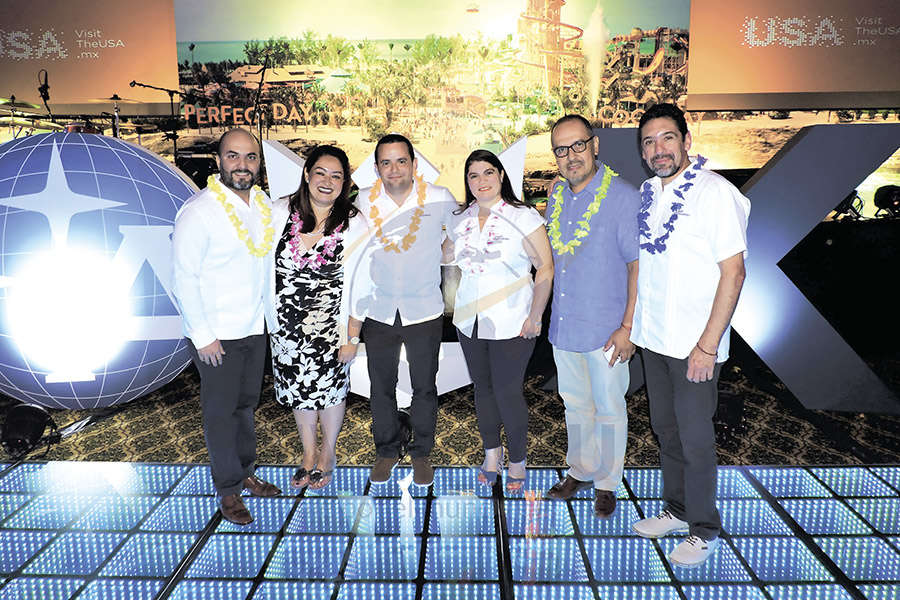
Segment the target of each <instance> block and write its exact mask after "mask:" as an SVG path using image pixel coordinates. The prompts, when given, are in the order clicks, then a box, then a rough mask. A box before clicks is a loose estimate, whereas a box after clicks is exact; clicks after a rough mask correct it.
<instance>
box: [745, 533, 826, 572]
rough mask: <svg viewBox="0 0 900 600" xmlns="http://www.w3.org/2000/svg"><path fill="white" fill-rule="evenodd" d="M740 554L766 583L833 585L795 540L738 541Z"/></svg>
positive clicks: (818, 564) (824, 569) (755, 539)
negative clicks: (826, 582)
mask: <svg viewBox="0 0 900 600" xmlns="http://www.w3.org/2000/svg"><path fill="white" fill-rule="evenodd" d="M732 541H733V542H734V545H735V546H736V547H737V549H738V552H740V553H741V555H742V556H743V557H744V559H745V560H746V561H747V563H748V564H749V565H750V568H751V569H753V571H754V572H755V573H756V575H757V577H759V578H760V579H761V580H763V581H832V577H831V575H830V574H829V573H828V570H827V569H826V568H825V567H824V566H823V565H822V564H821V563H820V562H819V561H818V560H816V557H815V556H813V554H812V553H811V552H810V551H809V549H808V548H807V547H806V546H804V545H803V543H802V542H801V541H800V540H797V539H794V538H741V537H738V538H734V539H733V540H732Z"/></svg>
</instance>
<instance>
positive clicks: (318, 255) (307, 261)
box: [288, 212, 344, 271]
mask: <svg viewBox="0 0 900 600" xmlns="http://www.w3.org/2000/svg"><path fill="white" fill-rule="evenodd" d="M343 227H344V226H343V224H341V225H338V226H337V227H335V229H334V231H333V232H332V233H331V235H329V236H327V237H326V238H325V239H324V240H322V249H321V250H318V251H316V252H315V253H314V254H313V255H312V256H306V254H308V251H307V252H302V251H301V242H300V236H301V235H302V234H301V230H302V229H303V221H302V220H301V219H300V215H299V214H297V213H296V212H292V213H291V239H290V241H289V242H288V246H289V247H290V249H291V256H292V257H293V259H294V262H295V263H296V264H297V266H298V267H299V268H301V269H303V268H305V267H307V266H308V267H309V268H310V269H312V270H314V271H318V270H319V267H321V266H322V265H324V264H325V263H326V262H327V260H326V257H327V258H332V257H334V249H335V247H337V243H338V241H340V239H341V238H342V237H343V236H342V235H341V229H343Z"/></svg>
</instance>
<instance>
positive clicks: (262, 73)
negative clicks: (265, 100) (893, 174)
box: [253, 52, 271, 143]
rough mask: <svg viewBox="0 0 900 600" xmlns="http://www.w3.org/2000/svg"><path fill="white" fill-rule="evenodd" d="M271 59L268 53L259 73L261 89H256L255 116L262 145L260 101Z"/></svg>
mask: <svg viewBox="0 0 900 600" xmlns="http://www.w3.org/2000/svg"><path fill="white" fill-rule="evenodd" d="M270 59H271V55H270V54H269V53H268V52H266V59H265V60H264V61H263V66H262V69H260V70H259V71H257V73H259V87H258V88H256V100H254V102H253V114H254V115H256V126H257V130H258V131H259V142H260V143H262V128H263V123H262V122H263V115H261V114H260V113H259V99H260V96H261V95H262V88H263V82H264V81H265V80H266V69H267V68H269V60H270Z"/></svg>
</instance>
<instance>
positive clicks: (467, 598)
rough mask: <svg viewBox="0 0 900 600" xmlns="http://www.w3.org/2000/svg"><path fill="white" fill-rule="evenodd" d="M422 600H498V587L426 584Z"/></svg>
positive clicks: (467, 584)
mask: <svg viewBox="0 0 900 600" xmlns="http://www.w3.org/2000/svg"><path fill="white" fill-rule="evenodd" d="M516 597H517V598H519V597H520V596H518V595H517V596H516ZM422 600H500V586H499V585H498V584H496V583H466V584H465V585H459V584H458V583H426V584H425V586H424V587H423V588H422Z"/></svg>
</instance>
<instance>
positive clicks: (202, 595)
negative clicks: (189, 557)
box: [169, 580, 253, 600]
mask: <svg viewBox="0 0 900 600" xmlns="http://www.w3.org/2000/svg"><path fill="white" fill-rule="evenodd" d="M252 587H253V582H252V581H239V580H232V581H179V582H178V585H177V586H175V589H174V590H172V595H171V596H169V598H171V599H172V600H224V599H225V598H227V599H228V600H240V599H241V598H246V597H247V594H249V593H250V588H252Z"/></svg>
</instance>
